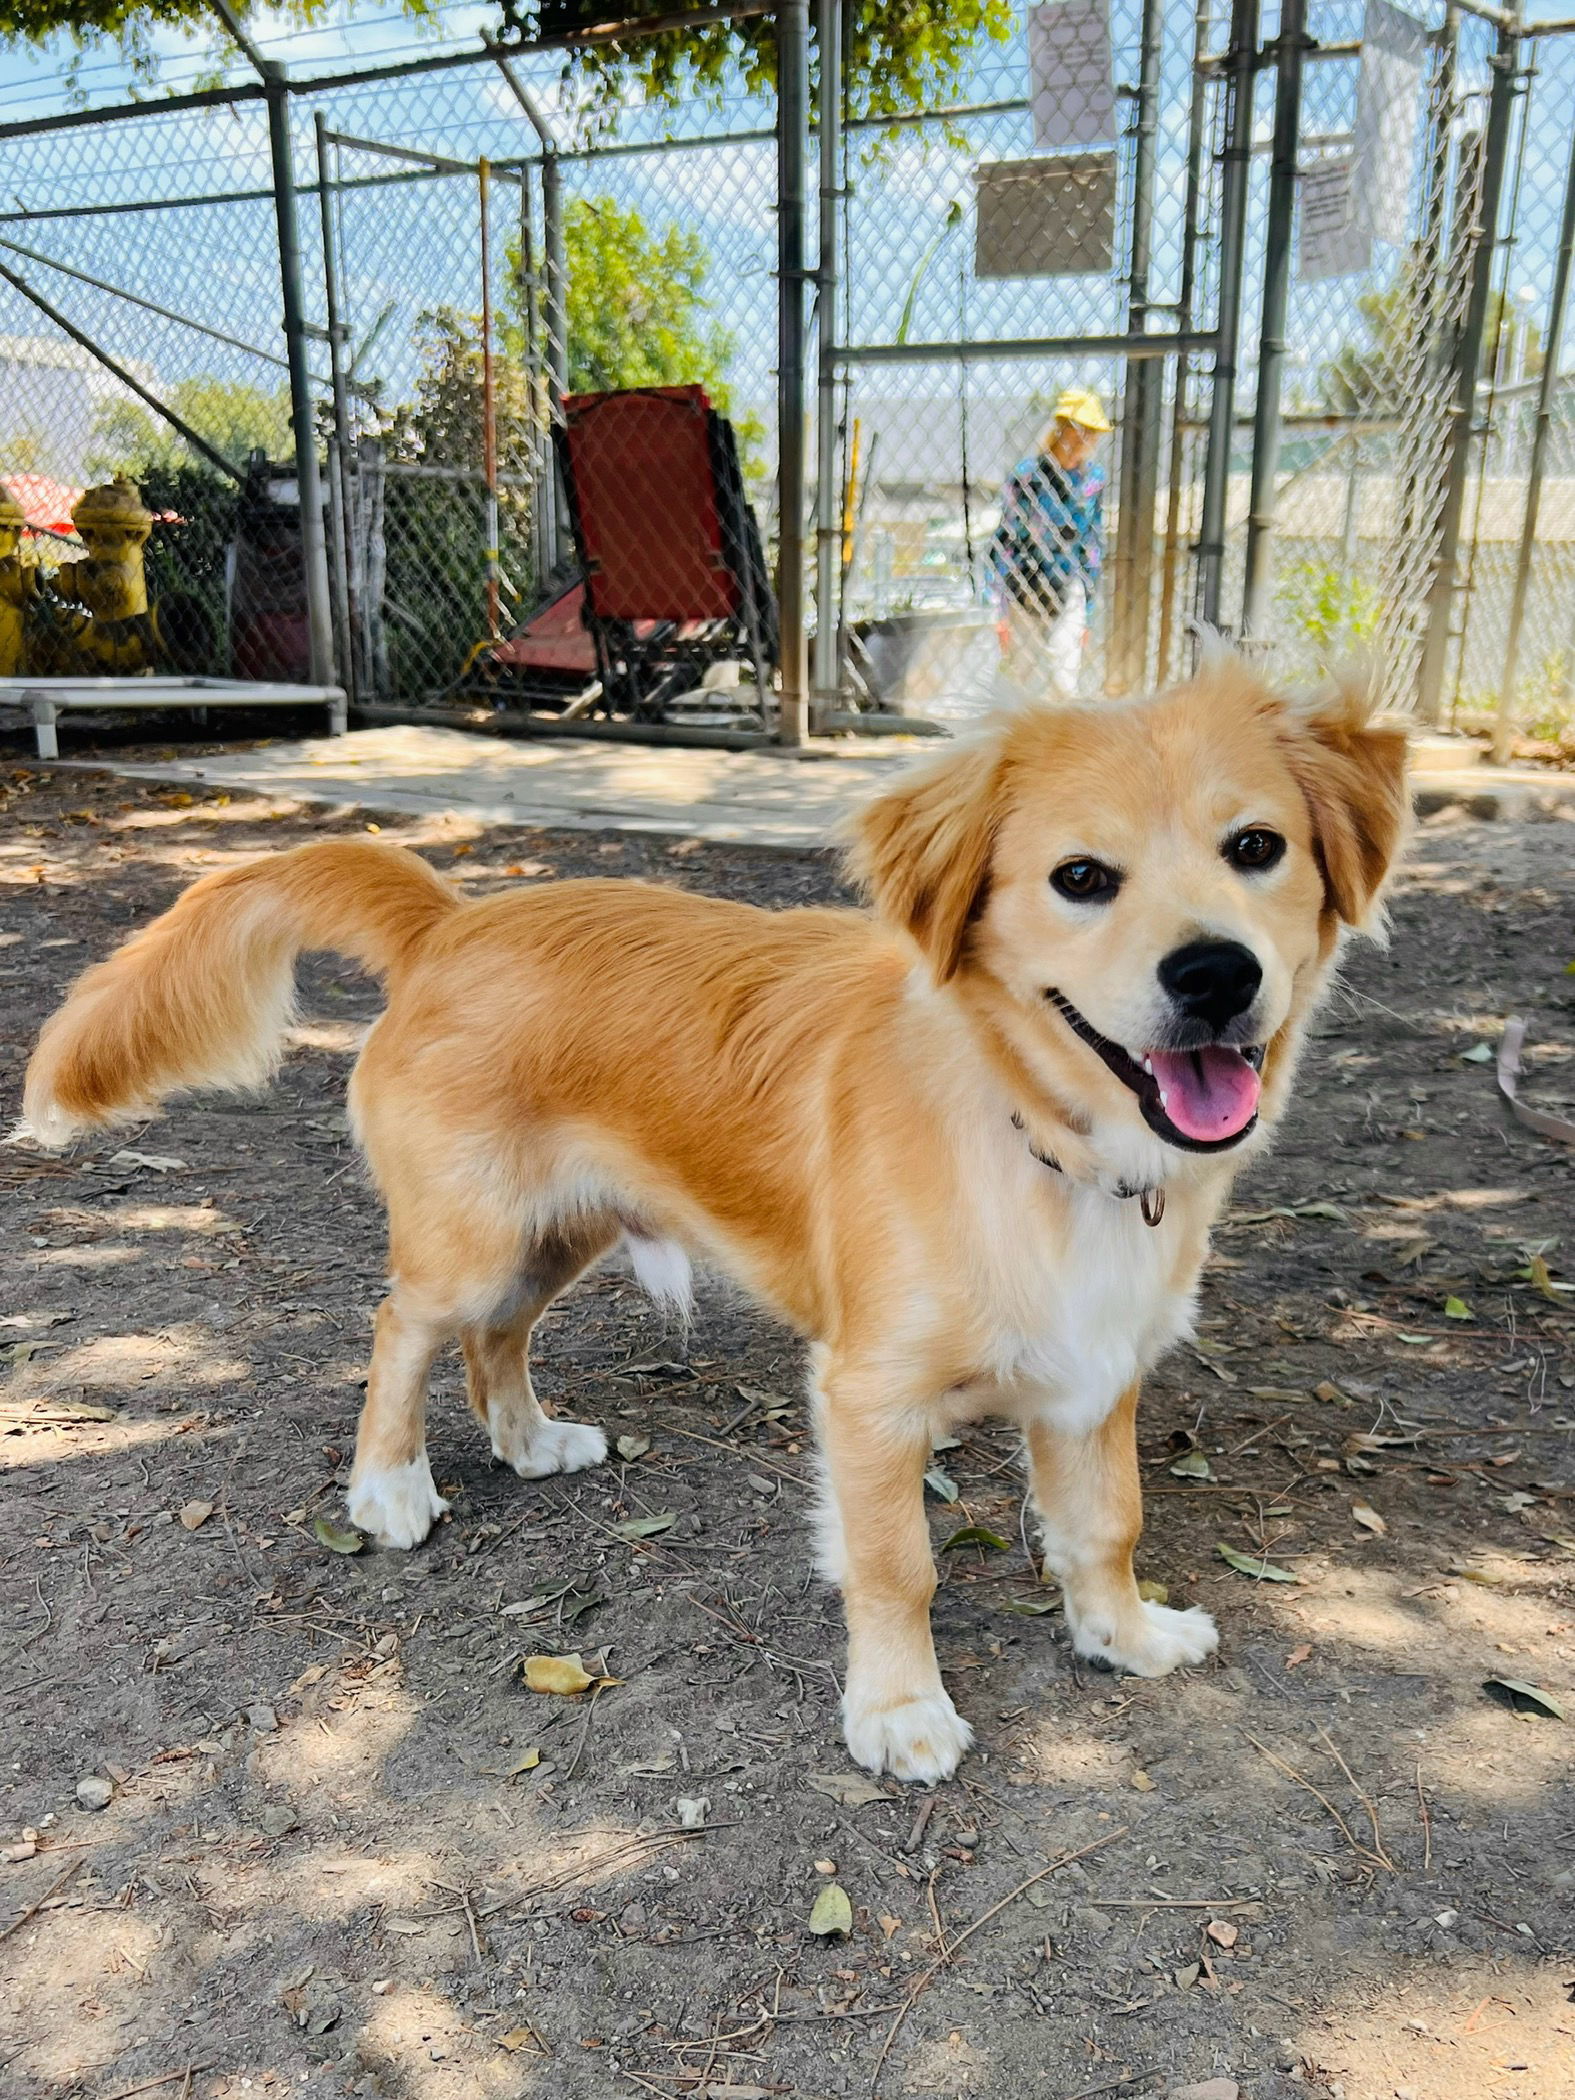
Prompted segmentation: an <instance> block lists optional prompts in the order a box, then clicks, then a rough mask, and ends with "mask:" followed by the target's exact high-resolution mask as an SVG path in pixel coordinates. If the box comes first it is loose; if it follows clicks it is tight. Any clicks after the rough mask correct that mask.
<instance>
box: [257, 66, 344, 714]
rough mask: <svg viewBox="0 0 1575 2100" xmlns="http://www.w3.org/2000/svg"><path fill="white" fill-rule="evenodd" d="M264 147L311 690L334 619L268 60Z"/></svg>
mask: <svg viewBox="0 0 1575 2100" xmlns="http://www.w3.org/2000/svg"><path fill="white" fill-rule="evenodd" d="M263 78H264V86H265V88H266V100H267V106H268V146H269V152H270V155H271V158H272V162H273V205H274V215H275V218H276V220H277V222H278V227H279V291H280V296H281V300H282V303H283V307H284V349H285V358H286V360H287V362H288V365H289V370H290V427H291V430H292V431H293V433H294V436H295V481H296V490H297V493H298V494H299V496H300V499H301V561H302V566H303V568H304V570H305V576H306V627H307V634H308V636H309V638H310V648H311V665H312V683H313V684H314V685H332V684H333V683H334V615H333V602H332V599H331V597H330V594H329V589H328V542H327V537H326V535H325V534H324V531H323V489H322V481H321V479H320V477H319V475H318V471H317V428H316V419H315V417H314V415H313V411H312V381H311V374H310V372H309V370H308V368H307V363H306V343H307V321H306V302H305V298H304V296H303V293H302V289H301V245H300V236H299V232H298V229H297V226H296V219H295V171H294V168H293V166H292V164H291V156H290V90H289V88H288V86H287V85H286V84H285V80H284V76H283V74H282V73H281V72H280V71H279V68H278V66H277V65H275V64H274V63H273V62H272V61H271V60H269V61H265V70H264V75H263Z"/></svg>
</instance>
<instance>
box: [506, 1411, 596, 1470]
mask: <svg viewBox="0 0 1575 2100" xmlns="http://www.w3.org/2000/svg"><path fill="white" fill-rule="evenodd" d="M492 1455H493V1457H494V1458H501V1459H502V1461H503V1463H504V1464H505V1465H506V1466H512V1467H513V1468H514V1470H515V1472H516V1473H518V1474H519V1476H520V1478H521V1479H522V1480H542V1479H545V1478H546V1476H547V1474H549V1473H583V1472H584V1470H585V1468H586V1467H587V1466H599V1465H600V1464H601V1462H602V1460H603V1459H604V1458H605V1457H606V1456H607V1439H606V1437H605V1436H604V1435H603V1434H602V1432H601V1430H599V1429H597V1428H595V1427H593V1425H592V1424H591V1423H589V1422H562V1421H559V1420H557V1419H556V1418H555V1417H552V1416H549V1417H548V1418H547V1420H546V1421H544V1422H537V1423H536V1424H535V1425H534V1426H533V1428H532V1429H531V1432H530V1436H529V1439H528V1440H527V1439H526V1438H525V1437H524V1436H519V1437H514V1436H510V1435H508V1434H507V1433H505V1434H504V1435H502V1436H499V1435H497V1434H496V1433H495V1434H494V1435H493V1439H492Z"/></svg>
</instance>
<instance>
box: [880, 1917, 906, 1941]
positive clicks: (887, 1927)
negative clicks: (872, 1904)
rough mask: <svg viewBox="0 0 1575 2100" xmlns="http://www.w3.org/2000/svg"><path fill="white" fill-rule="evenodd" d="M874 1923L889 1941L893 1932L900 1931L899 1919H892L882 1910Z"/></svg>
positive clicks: (900, 1922)
mask: <svg viewBox="0 0 1575 2100" xmlns="http://www.w3.org/2000/svg"><path fill="white" fill-rule="evenodd" d="M875 1922H876V1924H877V1925H878V1926H879V1927H880V1929H881V1931H882V1932H883V1933H884V1934H885V1935H886V1937H887V1939H890V1938H891V1936H892V1934H893V1933H894V1932H897V1931H900V1930H901V1927H902V1920H901V1918H894V1917H892V1916H891V1914H890V1913H889V1912H888V1911H884V1910H883V1911H882V1912H881V1914H880V1916H879V1917H878V1918H877V1919H876V1920H875Z"/></svg>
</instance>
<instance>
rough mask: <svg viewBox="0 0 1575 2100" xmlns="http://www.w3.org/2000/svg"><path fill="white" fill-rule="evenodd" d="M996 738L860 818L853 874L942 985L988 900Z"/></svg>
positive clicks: (926, 769) (963, 749)
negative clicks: (912, 943) (903, 930)
mask: <svg viewBox="0 0 1575 2100" xmlns="http://www.w3.org/2000/svg"><path fill="white" fill-rule="evenodd" d="M1001 769H1002V760H1001V751H1000V746H999V743H998V741H997V740H996V739H995V738H994V737H987V738H984V739H981V740H980V741H978V742H976V743H968V744H958V745H954V746H953V747H952V748H951V749H950V750H949V751H947V752H946V753H945V755H944V756H943V757H941V758H938V759H933V760H931V761H930V763H929V764H927V765H923V766H918V767H915V768H914V770H913V771H912V772H911V773H909V774H907V775H906V776H905V777H904V778H903V779H902V780H901V781H900V782H899V783H898V785H897V786H895V787H893V788H890V789H888V790H887V792H886V793H885V794H882V795H877V796H876V798H875V800H874V801H873V802H870V803H867V804H866V805H865V807H864V808H863V809H862V810H861V811H860V812H859V814H858V816H857V818H856V819H855V822H854V827H853V843H852V846H851V847H850V849H849V853H848V868H849V872H850V873H851V874H852V876H853V877H854V879H855V881H857V882H858V883H859V884H860V885H861V886H862V887H863V888H864V889H865V890H866V891H867V892H868V894H869V897H870V901H871V902H872V903H873V904H874V906H875V909H876V910H877V911H878V912H879V913H880V915H881V916H882V918H885V919H889V920H890V921H891V922H892V923H893V924H894V925H897V926H902V927H904V928H906V930H907V931H908V932H909V933H910V934H912V936H913V938H914V939H915V940H916V941H917V942H918V944H919V946H920V947H921V948H922V949H923V950H924V953H925V956H926V957H927V958H928V961H929V964H930V968H931V969H932V970H933V972H934V973H935V979H936V982H937V983H938V984H945V983H946V982H947V980H948V979H949V978H951V977H954V976H955V975H956V974H957V967H958V965H959V963H960V962H961V961H962V952H963V942H964V940H965V939H966V937H967V932H968V926H969V922H970V921H971V920H972V919H973V918H974V917H975V915H976V914H977V912H978V910H979V907H980V906H981V904H982V903H983V902H984V897H985V893H986V891H987V889H988V886H989V880H990V853H991V849H992V847H993V845H994V843H995V831H996V825H997V822H998V820H999V801H1000V788H1001Z"/></svg>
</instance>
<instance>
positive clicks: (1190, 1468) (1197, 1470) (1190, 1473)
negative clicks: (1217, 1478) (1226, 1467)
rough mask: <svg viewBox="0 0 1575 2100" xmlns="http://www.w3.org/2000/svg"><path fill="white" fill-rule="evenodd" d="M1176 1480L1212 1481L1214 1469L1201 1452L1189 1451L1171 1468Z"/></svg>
mask: <svg viewBox="0 0 1575 2100" xmlns="http://www.w3.org/2000/svg"><path fill="white" fill-rule="evenodd" d="M1170 1470H1171V1472H1172V1473H1174V1475H1175V1476H1176V1478H1177V1479H1178V1480H1212V1479H1213V1478H1214V1468H1213V1467H1212V1466H1211V1465H1210V1464H1209V1462H1208V1460H1207V1458H1205V1457H1204V1455H1203V1453H1202V1452H1201V1451H1189V1452H1187V1454H1186V1456H1185V1457H1183V1458H1178V1459H1177V1460H1176V1463H1175V1464H1174V1465H1173V1466H1172V1467H1171V1469H1170Z"/></svg>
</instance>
